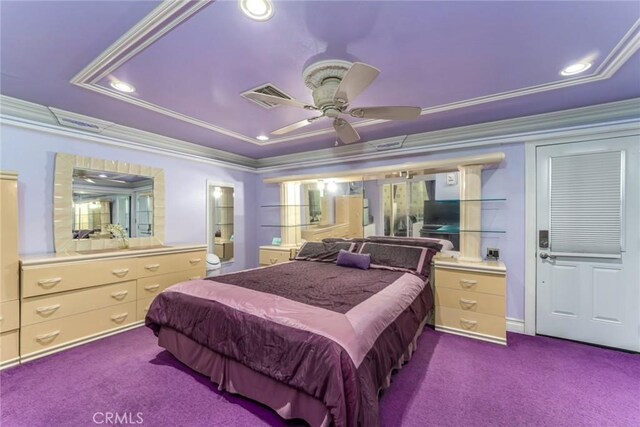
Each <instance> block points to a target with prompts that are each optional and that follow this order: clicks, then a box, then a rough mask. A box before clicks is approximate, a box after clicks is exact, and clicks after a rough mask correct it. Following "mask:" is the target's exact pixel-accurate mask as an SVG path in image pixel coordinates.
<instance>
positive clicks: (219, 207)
mask: <svg viewBox="0 0 640 427" xmlns="http://www.w3.org/2000/svg"><path fill="white" fill-rule="evenodd" d="M215 208H216V209H233V206H216V207H215Z"/></svg>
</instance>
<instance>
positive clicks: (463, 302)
mask: <svg viewBox="0 0 640 427" xmlns="http://www.w3.org/2000/svg"><path fill="white" fill-rule="evenodd" d="M476 305H478V301H474V300H470V299H464V298H460V307H462V309H463V310H469V309H472V308H473V307H475V306H476Z"/></svg>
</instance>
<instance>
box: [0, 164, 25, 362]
mask: <svg viewBox="0 0 640 427" xmlns="http://www.w3.org/2000/svg"><path fill="white" fill-rule="evenodd" d="M0 268H2V271H1V272H0V367H7V366H11V365H14V364H16V363H18V360H19V339H20V331H19V328H20V301H19V300H18V298H19V288H18V175H16V174H15V173H11V172H0Z"/></svg>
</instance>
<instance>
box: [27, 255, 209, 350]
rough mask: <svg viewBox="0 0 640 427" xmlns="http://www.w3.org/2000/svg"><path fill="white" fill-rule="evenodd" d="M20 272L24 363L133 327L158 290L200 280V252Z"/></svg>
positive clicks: (53, 263) (73, 261)
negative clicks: (187, 281) (192, 280)
mask: <svg viewBox="0 0 640 427" xmlns="http://www.w3.org/2000/svg"><path fill="white" fill-rule="evenodd" d="M20 268H21V280H20V282H21V289H22V293H21V299H20V310H21V316H20V317H21V323H20V327H21V329H20V331H21V337H20V358H21V361H26V360H30V359H33V358H37V357H40V356H44V355H46V354H49V353H53V352H56V351H60V350H62V349H65V348H68V347H70V346H73V345H76V344H79V343H82V342H86V341H89V340H93V339H96V338H100V337H103V336H106V335H110V334H112V333H115V332H119V331H123V330H126V329H130V328H132V327H135V326H139V325H140V324H141V322H142V321H144V318H145V315H146V312H147V309H148V308H149V305H150V304H151V302H152V301H153V298H155V296H156V295H158V294H159V293H160V292H161V291H162V290H164V289H165V288H167V287H169V286H171V285H173V284H175V283H178V282H182V281H186V280H190V279H196V278H201V277H203V276H204V275H205V269H206V246H205V245H197V246H193V245H192V246H171V247H149V248H133V249H130V250H123V251H117V250H116V251H113V250H109V251H100V250H97V251H85V253H83V254H80V253H63V254H60V253H57V254H51V255H48V256H47V255H44V256H27V257H23V258H22V259H21V267H20Z"/></svg>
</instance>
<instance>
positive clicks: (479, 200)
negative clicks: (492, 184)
mask: <svg viewBox="0 0 640 427" xmlns="http://www.w3.org/2000/svg"><path fill="white" fill-rule="evenodd" d="M430 201H432V202H439V203H447V202H448V203H464V202H506V201H507V199H464V200H463V199H449V200H439V199H436V200H430Z"/></svg>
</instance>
